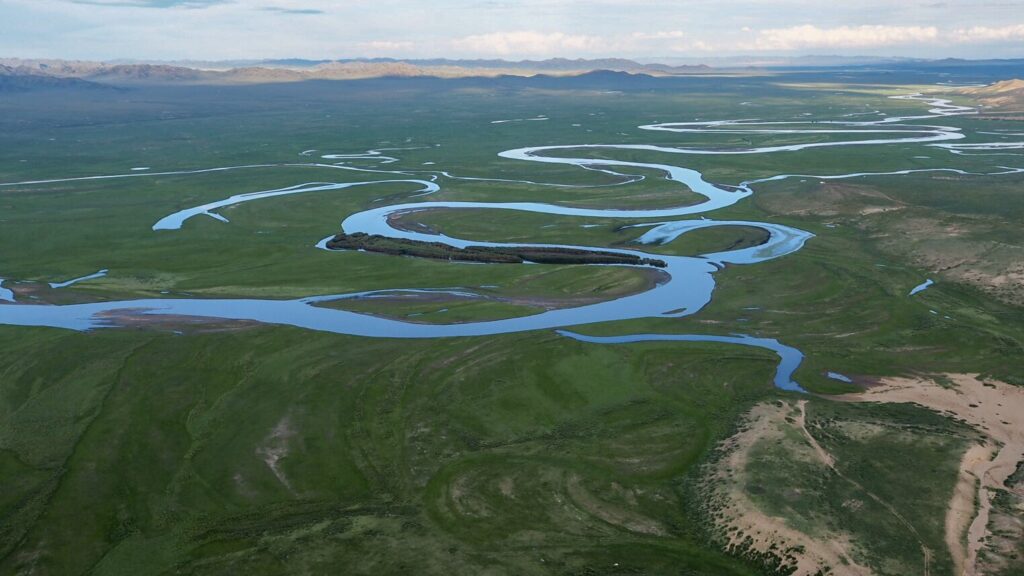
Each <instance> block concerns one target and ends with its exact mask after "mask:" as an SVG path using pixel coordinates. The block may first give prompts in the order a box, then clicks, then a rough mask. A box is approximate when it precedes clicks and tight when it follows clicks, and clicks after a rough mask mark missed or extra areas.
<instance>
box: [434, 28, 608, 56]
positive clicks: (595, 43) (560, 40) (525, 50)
mask: <svg viewBox="0 0 1024 576" xmlns="http://www.w3.org/2000/svg"><path fill="white" fill-rule="evenodd" d="M451 45H452V47H453V48H455V49H456V50H464V51H466V52H470V53H473V54H488V55H495V56H514V55H529V56H539V55H554V54H565V53H567V52H569V53H578V52H591V51H595V50H599V49H600V48H601V47H602V40H601V38H600V37H597V36H587V35H582V34H566V33H564V32H531V31H526V30H522V31H516V32H494V33H490V34H474V35H471V36H465V37H463V38H458V39H455V40H452V41H451Z"/></svg>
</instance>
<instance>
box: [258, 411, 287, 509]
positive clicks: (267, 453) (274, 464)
mask: <svg viewBox="0 0 1024 576" xmlns="http://www.w3.org/2000/svg"><path fill="white" fill-rule="evenodd" d="M295 434H296V432H295V429H294V428H292V424H291V420H290V419H289V418H288V417H287V416H285V417H284V418H282V419H281V421H280V422H278V423H277V426H274V428H273V430H271V431H270V434H269V435H267V438H266V440H264V444H263V446H260V447H259V448H257V449H256V454H257V455H258V456H260V458H262V459H263V462H264V463H266V465H267V467H268V468H270V471H271V472H273V473H274V476H275V477H277V479H278V481H279V482H281V484H284V486H285V488H287V489H288V490H289V491H291V492H294V490H293V489H292V484H291V482H289V481H288V477H287V476H285V474H284V470H282V469H281V460H282V459H283V458H284V457H285V456H287V455H288V452H289V447H288V444H289V441H290V440H291V438H292V437H293V436H295Z"/></svg>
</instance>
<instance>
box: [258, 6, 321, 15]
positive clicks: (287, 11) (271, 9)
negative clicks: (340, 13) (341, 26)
mask: <svg viewBox="0 0 1024 576" xmlns="http://www.w3.org/2000/svg"><path fill="white" fill-rule="evenodd" d="M260 10H263V11H264V12H277V13H278V14H325V12H324V11H323V10H317V9H315V8H282V7H280V6H264V7H262V8H260Z"/></svg>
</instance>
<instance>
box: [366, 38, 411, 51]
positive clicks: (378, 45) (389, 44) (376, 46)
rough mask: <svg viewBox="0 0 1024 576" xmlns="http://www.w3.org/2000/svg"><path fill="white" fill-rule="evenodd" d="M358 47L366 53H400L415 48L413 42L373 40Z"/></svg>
mask: <svg viewBox="0 0 1024 576" xmlns="http://www.w3.org/2000/svg"><path fill="white" fill-rule="evenodd" d="M359 47H360V48H361V49H363V50H366V51H368V52H372V53H377V52H402V51H411V50H413V49H414V48H415V47H416V44H415V43H414V42H403V41H397V42H396V41H393V40H374V41H372V42H361V43H360V44H359Z"/></svg>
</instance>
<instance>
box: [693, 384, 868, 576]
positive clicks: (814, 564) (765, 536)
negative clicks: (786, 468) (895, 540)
mask: <svg viewBox="0 0 1024 576" xmlns="http://www.w3.org/2000/svg"><path fill="white" fill-rule="evenodd" d="M801 408H802V406H801V405H798V406H797V407H794V406H793V405H792V404H789V403H786V402H771V403H765V404H760V405H758V406H755V407H754V408H753V409H752V410H751V411H750V412H749V413H747V416H746V418H745V421H744V423H743V428H742V429H741V430H740V432H738V433H737V434H735V435H734V436H732V437H731V438H729V439H728V440H726V441H725V442H724V443H723V444H722V445H721V446H720V448H721V449H722V450H723V451H724V453H725V456H724V457H723V459H722V460H721V461H720V462H719V463H718V464H717V465H716V467H715V470H714V473H713V474H712V475H711V476H710V478H708V479H707V480H706V484H705V485H706V486H707V487H708V488H710V491H711V494H712V498H713V505H714V507H715V510H714V512H713V514H714V516H715V522H716V524H717V525H718V528H719V529H720V534H719V535H720V537H721V538H723V539H724V540H725V545H726V548H727V549H728V550H729V551H730V552H732V553H736V554H740V555H750V554H756V555H759V556H761V557H768V556H770V557H774V558H775V559H776V561H777V563H778V568H779V572H780V573H787V574H792V575H794V576H813V575H815V574H819V573H826V571H827V573H828V574H832V575H834V576H867V575H870V574H871V570H870V569H869V568H867V567H866V566H862V565H860V564H858V563H857V562H856V561H854V559H853V557H852V554H851V551H852V549H853V545H852V543H851V542H850V538H849V536H848V535H846V534H841V533H819V534H815V535H814V536H811V535H809V534H806V533H804V532H801V531H800V530H797V529H795V528H793V527H791V526H790V525H789V524H788V523H787V522H786V520H785V519H784V518H779V517H774V516H769V515H767V514H765V513H764V512H762V511H761V509H760V508H758V506H757V505H756V504H755V503H754V502H753V501H751V500H750V498H749V497H748V496H747V495H746V493H745V492H744V490H743V485H742V481H741V479H742V475H743V474H744V471H745V470H746V468H747V463H748V461H749V459H750V451H751V449H752V448H753V447H754V445H755V444H757V443H759V442H764V441H769V442H775V441H779V440H781V439H782V438H783V436H784V430H785V429H786V427H791V426H793V425H794V424H791V423H790V422H787V416H788V417H789V418H790V419H791V421H793V422H797V424H796V425H797V426H800V424H799V422H800V421H801V419H802V418H803V417H804V416H803V414H804V413H803V410H802V409H801ZM794 409H796V411H794ZM800 427H801V428H803V427H802V426H800ZM804 430H805V431H806V429H805V428H804ZM805 433H806V432H805ZM793 456H794V457H802V458H806V459H808V460H809V461H818V462H821V463H822V465H823V466H829V465H831V463H832V462H833V460H832V457H831V455H829V454H828V453H827V452H826V451H824V449H822V448H821V446H820V445H818V444H817V442H814V443H813V444H807V445H802V446H794V447H793ZM787 570H788V571H787Z"/></svg>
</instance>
